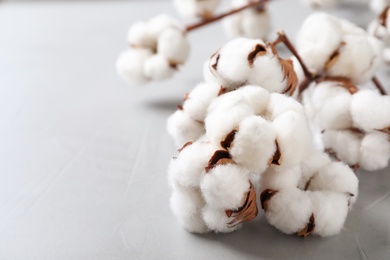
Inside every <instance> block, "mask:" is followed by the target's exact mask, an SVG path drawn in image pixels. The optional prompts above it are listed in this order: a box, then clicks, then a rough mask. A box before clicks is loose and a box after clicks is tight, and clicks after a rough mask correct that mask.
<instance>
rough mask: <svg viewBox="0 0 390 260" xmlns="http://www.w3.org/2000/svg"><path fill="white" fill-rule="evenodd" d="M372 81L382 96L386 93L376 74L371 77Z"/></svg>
mask: <svg viewBox="0 0 390 260" xmlns="http://www.w3.org/2000/svg"><path fill="white" fill-rule="evenodd" d="M372 82H373V83H374V85H375V86H376V88H377V89H378V90H379V92H380V93H381V94H382V95H383V96H384V95H387V93H386V90H385V88H384V87H383V86H382V84H381V82H380V81H379V80H378V78H377V77H376V76H374V77H372Z"/></svg>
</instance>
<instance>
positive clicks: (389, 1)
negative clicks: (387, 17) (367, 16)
mask: <svg viewBox="0 0 390 260" xmlns="http://www.w3.org/2000/svg"><path fill="white" fill-rule="evenodd" d="M389 5H390V0H370V8H371V10H372V11H374V12H375V13H377V14H379V13H381V12H382V11H383V10H384V9H385V8H386V7H387V6H389Z"/></svg>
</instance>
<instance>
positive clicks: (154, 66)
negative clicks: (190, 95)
mask: <svg viewBox="0 0 390 260" xmlns="http://www.w3.org/2000/svg"><path fill="white" fill-rule="evenodd" d="M144 69H145V75H146V76H147V77H148V78H150V79H152V80H164V79H168V78H170V77H172V76H173V74H174V73H175V69H174V67H172V66H171V65H170V64H169V62H168V60H167V59H166V58H165V57H163V56H161V55H159V54H157V55H153V56H152V57H150V58H149V59H147V60H146V61H145V64H144Z"/></svg>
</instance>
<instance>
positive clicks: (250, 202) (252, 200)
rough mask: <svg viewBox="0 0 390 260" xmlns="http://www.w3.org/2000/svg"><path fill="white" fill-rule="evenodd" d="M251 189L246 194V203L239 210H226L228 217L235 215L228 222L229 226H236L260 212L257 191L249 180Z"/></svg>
mask: <svg viewBox="0 0 390 260" xmlns="http://www.w3.org/2000/svg"><path fill="white" fill-rule="evenodd" d="M249 184H250V186H249V191H248V192H247V194H246V198H245V202H244V204H243V205H242V206H241V207H240V208H239V209H237V210H226V211H225V214H226V216H227V217H229V218H230V217H234V219H233V220H232V221H230V222H229V223H227V225H228V227H229V228H234V227H235V226H237V225H239V224H241V223H244V222H248V221H251V220H252V219H254V218H255V217H256V216H257V214H258V212H259V211H258V209H257V204H256V191H255V188H254V187H253V185H252V183H251V182H249Z"/></svg>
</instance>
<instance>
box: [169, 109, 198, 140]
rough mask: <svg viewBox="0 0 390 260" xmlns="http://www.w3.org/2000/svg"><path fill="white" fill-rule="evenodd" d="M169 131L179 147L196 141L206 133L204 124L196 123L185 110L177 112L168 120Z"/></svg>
mask: <svg viewBox="0 0 390 260" xmlns="http://www.w3.org/2000/svg"><path fill="white" fill-rule="evenodd" d="M167 131H168V133H169V134H170V135H171V136H172V138H173V140H174V141H175V143H176V145H177V147H181V146H183V145H184V144H185V143H187V142H190V141H196V140H197V139H198V138H199V137H200V136H201V135H203V134H204V133H205V129H204V124H203V123H201V122H198V121H195V120H194V119H192V118H191V117H190V116H189V115H188V114H186V113H185V111H183V110H177V111H176V112H175V113H173V114H172V115H171V116H170V117H169V118H168V121H167Z"/></svg>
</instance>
